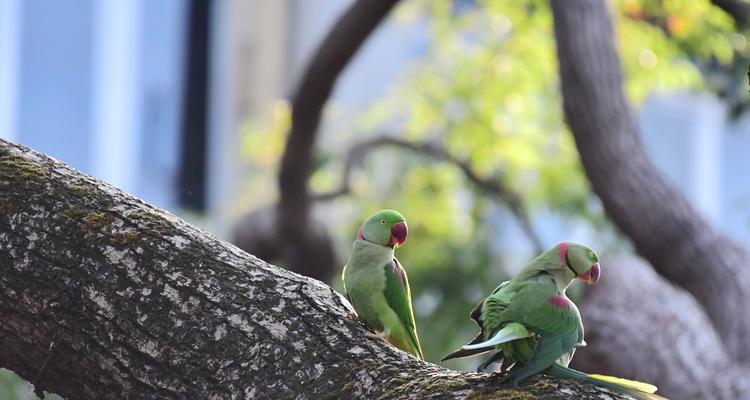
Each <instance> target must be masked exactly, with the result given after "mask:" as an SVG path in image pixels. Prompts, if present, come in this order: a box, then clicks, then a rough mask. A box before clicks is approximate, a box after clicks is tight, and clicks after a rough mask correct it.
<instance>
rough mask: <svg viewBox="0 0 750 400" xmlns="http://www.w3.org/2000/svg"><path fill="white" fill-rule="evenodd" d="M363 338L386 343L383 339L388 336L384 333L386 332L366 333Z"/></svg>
mask: <svg viewBox="0 0 750 400" xmlns="http://www.w3.org/2000/svg"><path fill="white" fill-rule="evenodd" d="M365 336H367V337H368V338H370V339H377V340H383V341H386V340H385V338H386V336H388V333H386V332H380V333H372V332H367V333H365Z"/></svg>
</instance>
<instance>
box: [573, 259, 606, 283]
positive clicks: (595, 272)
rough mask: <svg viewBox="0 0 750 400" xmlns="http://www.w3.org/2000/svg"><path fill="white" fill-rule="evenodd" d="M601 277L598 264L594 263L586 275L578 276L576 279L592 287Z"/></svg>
mask: <svg viewBox="0 0 750 400" xmlns="http://www.w3.org/2000/svg"><path fill="white" fill-rule="evenodd" d="M601 276H602V268H601V267H600V266H599V263H596V264H594V265H592V266H591V268H589V270H588V271H586V273H584V274H581V275H578V278H579V279H581V280H583V281H585V282H586V283H588V284H589V285H593V284H594V283H595V282H596V281H598V280H599V277H601Z"/></svg>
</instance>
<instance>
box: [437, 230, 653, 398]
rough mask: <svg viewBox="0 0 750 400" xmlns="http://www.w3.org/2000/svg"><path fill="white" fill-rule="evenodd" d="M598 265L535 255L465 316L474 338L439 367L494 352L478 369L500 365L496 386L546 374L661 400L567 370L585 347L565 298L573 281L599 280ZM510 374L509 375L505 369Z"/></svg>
mask: <svg viewBox="0 0 750 400" xmlns="http://www.w3.org/2000/svg"><path fill="white" fill-rule="evenodd" d="M600 276H601V267H600V266H599V259H598V257H597V255H596V253H594V251H593V250H591V249H590V248H588V247H586V246H584V245H582V244H579V243H574V242H563V243H560V244H558V245H557V246H555V247H553V248H552V249H550V250H547V251H546V252H544V253H542V254H541V255H539V256H538V257H537V258H535V259H533V260H532V261H531V262H530V263H529V264H527V265H526V266H525V267H524V268H523V269H522V270H521V272H519V273H518V275H516V276H515V277H514V278H513V279H511V280H509V281H507V282H503V283H501V284H500V285H499V286H498V287H497V288H496V289H495V290H494V291H492V293H491V294H490V295H489V296H487V298H485V299H484V300H482V301H481V302H480V303H479V304H478V305H477V307H476V308H474V310H473V311H472V312H471V318H472V319H474V321H475V322H476V323H477V324H478V325H479V328H480V332H479V334H478V335H477V336H476V337H475V338H474V340H472V341H471V342H470V343H469V344H466V345H464V346H463V347H461V349H459V350H457V351H455V352H453V353H451V354H449V355H447V356H446V357H445V358H443V361H445V360H449V359H452V358H460V357H468V356H472V355H476V354H481V353H485V352H488V351H491V350H497V352H496V353H495V354H493V355H492V357H490V359H489V360H487V362H485V363H484V364H483V365H482V366H481V367H480V369H484V368H486V367H487V366H489V364H491V363H492V362H499V361H501V360H502V364H501V369H500V374H501V375H503V376H502V378H501V382H507V381H510V382H512V383H513V385H517V384H518V383H519V382H520V381H522V380H524V379H526V378H528V377H530V376H532V375H535V374H538V373H540V372H546V373H548V374H550V375H553V376H557V377H561V378H568V379H579V380H582V381H586V382H589V383H593V384H596V385H599V386H603V387H606V388H608V389H611V390H614V391H618V392H621V393H625V394H628V395H631V396H633V397H635V398H636V399H642V400H647V399H663V397H661V396H658V395H655V394H653V393H655V392H656V386H653V385H650V384H647V383H643V382H638V381H632V380H627V379H622V378H616V377H610V376H605V375H589V374H585V373H583V372H580V371H577V370H574V369H571V368H568V364H569V363H570V361H571V360H572V358H573V354H574V353H575V350H576V348H577V347H581V346H585V345H586V342H585V341H584V340H583V323H582V322H581V315H580V314H579V312H578V308H577V307H576V305H575V304H574V303H573V302H572V301H570V299H568V297H567V296H566V295H565V290H566V289H567V288H568V286H570V283H571V282H572V281H573V279H575V278H579V279H581V280H583V281H585V282H587V283H589V284H593V283H595V282H596V281H598V280H599V277H600ZM509 368H510V369H509Z"/></svg>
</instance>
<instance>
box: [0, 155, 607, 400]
mask: <svg viewBox="0 0 750 400" xmlns="http://www.w3.org/2000/svg"><path fill="white" fill-rule="evenodd" d="M0 267H1V268H2V274H0V337H2V338H3V340H2V341H0V366H1V367H7V368H10V369H12V370H14V371H16V372H18V373H19V374H20V375H21V376H23V377H25V378H26V379H31V380H33V382H32V383H34V384H35V385H36V386H37V387H38V388H41V389H45V390H50V391H53V392H57V393H59V394H61V395H64V396H66V397H67V398H70V399H122V398H128V399H141V398H144V399H145V398H149V399H151V398H186V399H238V398H243V399H251V398H253V399H270V398H273V399H281V398H300V399H304V398H331V399H346V398H366V399H370V398H383V399H399V398H420V399H429V398H435V399H443V398H445V399H453V398H516V399H522V398H538V399H564V398H570V397H571V396H572V397H574V398H581V399H594V398H596V399H599V398H602V396H604V398H607V396H610V397H611V398H622V397H620V396H615V395H610V394H608V392H606V391H603V390H600V389H598V388H596V387H593V386H590V385H585V384H580V383H577V382H570V381H564V380H556V379H551V378H546V377H537V378H533V379H530V380H529V381H528V382H527V383H525V384H523V385H522V386H521V387H520V388H515V389H514V388H508V387H502V386H500V385H498V384H497V383H496V379H493V377H492V376H491V375H487V374H475V373H464V372H457V371H450V370H446V369H444V368H441V367H439V366H437V365H433V364H429V363H426V362H423V361H420V360H417V359H415V358H413V357H411V356H410V355H408V354H406V353H404V352H401V351H400V350H397V349H395V348H394V347H391V346H389V345H387V344H385V342H382V341H379V340H371V339H368V338H366V337H365V336H364V333H365V332H366V331H365V329H364V327H363V326H362V325H361V324H360V323H359V322H357V321H354V320H352V319H350V318H348V317H347V311H348V308H347V307H346V306H345V305H344V303H343V302H342V298H341V296H340V295H338V294H336V292H334V291H333V290H332V289H331V288H330V287H328V286H326V285H324V284H322V283H320V282H318V281H316V280H313V279H310V278H306V277H303V276H301V275H297V274H295V273H292V272H289V271H286V270H283V269H280V268H277V267H274V266H272V265H269V264H267V263H265V262H263V261H261V260H259V259H257V258H255V257H254V256H251V255H249V254H247V253H244V252H242V251H241V250H239V249H238V248H236V247H234V246H232V245H230V244H227V243H224V242H222V241H220V240H218V239H216V238H215V237H213V236H211V235H210V234H208V233H206V232H204V231H202V230H200V229H198V228H195V227H193V226H191V225H189V224H187V223H185V222H183V221H181V220H180V219H178V218H176V217H174V216H172V215H171V214H169V213H167V212H165V211H162V210H160V209H158V208H155V207H153V206H150V205H148V204H146V203H144V202H142V201H140V200H138V199H136V198H134V197H132V196H130V195H127V194H125V193H122V192H120V191H119V190H117V189H115V188H113V187H112V186H110V185H108V184H106V183H103V182H100V181H97V180H95V179H93V178H91V177H89V176H87V175H84V174H81V173H79V172H77V171H75V170H74V169H72V168H70V167H68V166H67V165H65V164H63V163H61V162H59V161H56V160H54V159H51V158H48V157H46V156H44V155H42V154H40V153H37V152H34V151H32V150H30V149H28V148H25V147H23V146H20V145H14V144H11V143H8V142H6V141H3V140H0Z"/></svg>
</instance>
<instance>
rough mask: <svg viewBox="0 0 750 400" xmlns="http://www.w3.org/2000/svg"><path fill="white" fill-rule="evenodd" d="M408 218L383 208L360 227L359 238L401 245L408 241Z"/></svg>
mask: <svg viewBox="0 0 750 400" xmlns="http://www.w3.org/2000/svg"><path fill="white" fill-rule="evenodd" d="M407 233H408V228H407V226H406V218H404V216H403V215H401V214H399V213H398V212H397V211H393V210H381V211H378V212H376V213H375V214H373V215H371V216H370V217H369V218H367V219H366V220H365V222H364V223H363V224H362V227H361V228H359V233H358V234H357V239H359V240H366V241H368V242H372V243H375V244H379V245H381V246H389V247H399V246H401V245H403V244H404V243H405V242H406V236H407Z"/></svg>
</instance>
